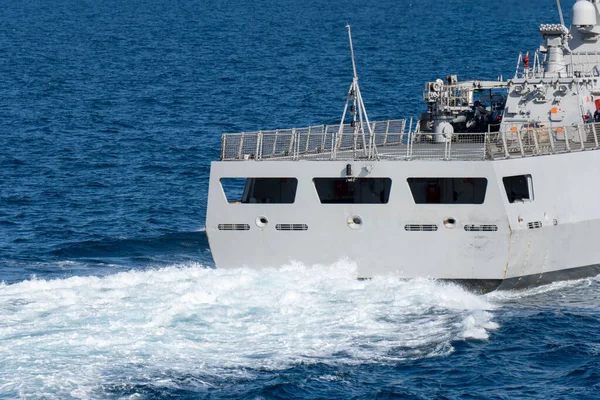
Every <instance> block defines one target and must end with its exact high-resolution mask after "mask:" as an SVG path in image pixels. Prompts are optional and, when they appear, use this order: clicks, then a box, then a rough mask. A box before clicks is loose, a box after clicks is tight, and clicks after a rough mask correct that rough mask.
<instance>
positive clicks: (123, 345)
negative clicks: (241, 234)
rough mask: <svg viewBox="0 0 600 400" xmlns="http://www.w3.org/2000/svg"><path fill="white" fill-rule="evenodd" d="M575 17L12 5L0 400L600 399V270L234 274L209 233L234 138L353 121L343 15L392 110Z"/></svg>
mask: <svg viewBox="0 0 600 400" xmlns="http://www.w3.org/2000/svg"><path fill="white" fill-rule="evenodd" d="M563 6H564V8H565V9H564V11H565V17H566V18H567V19H568V18H569V10H568V9H569V8H570V6H571V4H567V3H565V4H564V5H563ZM557 21H558V13H557V11H556V9H555V5H554V2H553V1H543V2H542V1H534V2H521V1H517V0H507V1H504V2H496V3H489V2H469V1H465V0H447V1H444V2H434V1H431V0H423V1H419V2H417V1H410V0H409V1H405V0H377V1H375V0H363V1H355V0H347V1H343V2H336V1H317V0H306V1H303V2H292V1H275V0H258V1H239V0H230V1H217V0H185V1H183V0H175V1H166V0H144V1H141V0H128V1H125V0H104V1H101V2H98V1H86V0H78V1H76V0H53V1H50V0H21V1H16V0H5V1H4V2H3V7H2V13H0V138H1V139H0V282H1V283H0V398H45V399H71V398H72V399H87V398H94V399H95V398H98V399H104V398H124V399H128V398H131V399H137V398H141V399H154V398H159V399H162V398H164V399H166V398H211V399H220V398H247V399H293V398H302V399H322V398H340V399H347V398H356V399H359V398H360V399H362V398H382V399H387V398H418V399H429V398H447V399H459V398H461V399H462V398H492V399H515V398H536V399H548V398H555V399H557V398H560V399H570V398H574V399H587V398H589V399H596V398H598V393H600V316H599V313H598V311H599V306H600V278H593V279H586V280H579V281H572V282H562V283H555V284H553V285H549V286H546V287H540V288H536V289H531V290H526V291H512V292H494V293H490V294H487V295H478V294H474V293H470V292H466V291H464V290H463V289H461V288H459V287H457V286H454V285H452V284H447V283H440V282H436V281H431V280H413V281H401V280H399V279H397V277H395V276H393V275H390V276H380V277H375V278H374V279H373V280H370V281H358V280H356V267H355V265H353V264H352V263H351V262H349V261H345V260H340V261H339V262H338V263H336V264H334V265H314V266H313V265H301V264H290V265H282V266H280V267H278V268H275V269H266V270H263V271H253V270H249V269H244V268H239V269H234V270H226V271H222V270H218V269H214V264H213V262H212V259H211V255H210V250H209V247H208V242H207V239H206V235H205V233H204V231H203V225H204V220H205V214H206V195H207V189H208V174H209V166H210V161H211V160H215V159H217V158H218V156H219V144H220V134H222V133H226V132H238V131H251V130H257V129H269V128H280V127H291V126H307V125H310V124H320V123H335V122H336V121H338V119H339V118H340V116H341V111H342V109H343V105H344V102H345V94H346V91H347V88H348V85H349V84H350V82H351V65H350V58H349V51H348V44H347V36H346V30H345V25H346V24H347V23H349V24H351V25H352V30H353V36H354V46H355V52H356V61H357V68H358V72H359V76H360V82H361V91H362V94H363V97H364V100H365V104H366V107H367V111H368V112H369V116H370V118H371V119H372V120H379V119H388V118H403V117H417V116H418V115H419V113H420V112H421V111H422V110H423V108H424V106H423V103H422V99H421V95H422V87H423V83H424V82H426V81H429V80H433V79H436V78H443V77H444V76H445V75H446V74H450V73H456V74H458V75H459V78H462V79H468V78H478V79H496V77H497V76H498V75H503V76H504V77H505V78H506V77H510V76H511V75H512V74H513V73H514V69H515V66H516V61H517V57H518V53H519V52H520V51H523V52H525V51H530V52H532V51H534V50H535V49H536V47H537V46H538V45H539V43H540V40H541V38H540V37H539V34H538V32H537V26H538V25H539V24H540V23H555V22H557ZM231 246H232V249H234V248H235V243H231ZM307 251H310V249H307Z"/></svg>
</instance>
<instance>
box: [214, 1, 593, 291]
mask: <svg viewBox="0 0 600 400" xmlns="http://www.w3.org/2000/svg"><path fill="white" fill-rule="evenodd" d="M557 5H558V11H559V17H560V23H557V24H542V25H541V26H540V27H539V31H540V33H541V35H542V37H543V39H544V41H543V44H542V45H540V47H539V49H537V50H536V51H535V52H532V54H529V53H525V54H519V56H518V62H517V66H516V70H515V74H514V76H513V77H512V78H511V79H507V80H504V79H502V77H499V78H498V80H493V81H485V80H481V81H478V80H471V81H459V80H458V79H457V76H455V75H448V76H446V77H445V79H437V80H435V81H432V82H428V83H426V84H425V86H424V91H423V98H424V101H425V103H426V105H427V109H426V111H425V112H424V113H423V114H422V115H421V116H420V118H418V119H415V120H414V121H413V120H412V119H411V120H389V121H370V120H369V118H368V115H367V112H366V108H365V105H364V103H363V100H362V95H361V92H360V87H359V85H358V76H357V73H356V67H355V64H354V50H353V48H352V36H351V32H350V27H347V28H348V36H349V39H350V51H351V55H352V66H353V72H354V76H353V79H352V83H351V85H350V88H349V90H348V93H347V97H346V105H345V108H344V112H343V114H342V118H341V121H340V123H339V124H337V125H328V126H324V125H318V126H310V127H305V128H291V129H279V130H271V131H259V132H243V133H236V134H224V135H222V138H221V154H220V160H219V161H214V162H212V164H211V171H210V181H209V193H208V209H207V217H206V233H207V236H208V240H209V244H210V248H211V252H212V256H213V259H214V262H215V264H216V266H217V268H232V267H242V266H248V267H252V268H263V267H277V266H281V265H285V264H288V263H290V262H293V261H298V262H301V263H303V264H305V265H327V264H332V263H335V262H336V261H338V260H341V259H344V260H349V261H350V262H353V263H355V264H356V266H357V273H358V277H359V278H369V277H373V276H377V275H382V274H397V275H398V276H399V277H401V278H406V279H411V278H417V277H425V278H434V279H440V280H451V281H456V282H459V283H460V284H463V285H466V286H468V287H473V288H478V289H480V290H483V291H489V290H495V289H513V288H525V287H530V286H536V285H541V284H547V283H550V282H553V281H556V280H565V279H578V278H584V277H590V276H595V275H597V274H599V273H600V251H599V250H598V249H596V245H595V243H596V241H595V235H596V233H597V232H598V231H600V196H599V195H598V193H599V191H598V187H597V186H596V183H597V182H598V179H599V178H598V177H599V176H600V151H599V150H600V144H599V141H600V43H599V41H598V38H599V37H600V0H577V1H576V2H575V4H574V5H573V9H572V13H571V24H570V25H571V26H570V28H567V27H566V26H565V23H564V20H563V16H562V12H561V8H560V3H559V2H558V1H557ZM234 243H235V245H232V244H234Z"/></svg>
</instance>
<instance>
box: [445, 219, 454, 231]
mask: <svg viewBox="0 0 600 400" xmlns="http://www.w3.org/2000/svg"><path fill="white" fill-rule="evenodd" d="M444 226H445V227H446V228H448V229H453V228H455V227H456V219H455V218H452V217H448V218H444Z"/></svg>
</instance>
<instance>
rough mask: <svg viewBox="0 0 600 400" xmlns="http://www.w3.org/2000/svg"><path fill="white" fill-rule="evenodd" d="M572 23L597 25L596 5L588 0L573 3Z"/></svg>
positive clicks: (578, 0)
mask: <svg viewBox="0 0 600 400" xmlns="http://www.w3.org/2000/svg"><path fill="white" fill-rule="evenodd" d="M571 25H576V26H587V25H596V7H594V5H593V4H592V3H590V2H589V1H587V0H577V2H575V4H574V5H573V12H572V14H571Z"/></svg>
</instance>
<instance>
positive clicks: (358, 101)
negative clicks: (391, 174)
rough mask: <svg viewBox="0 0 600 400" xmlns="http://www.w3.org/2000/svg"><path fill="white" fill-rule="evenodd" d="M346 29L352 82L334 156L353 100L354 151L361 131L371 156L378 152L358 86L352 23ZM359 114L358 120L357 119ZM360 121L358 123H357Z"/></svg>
mask: <svg viewBox="0 0 600 400" xmlns="http://www.w3.org/2000/svg"><path fill="white" fill-rule="evenodd" d="M346 29H348V40H349V42H350V56H351V58H352V74H353V78H352V84H351V85H350V89H349V90H348V97H347V99H346V105H345V107H344V113H343V114H342V120H341V122H340V129H339V130H338V134H337V137H336V143H335V145H333V146H332V147H333V150H334V151H333V157H334V158H335V156H336V152H337V150H338V149H339V148H340V146H341V144H342V137H343V136H342V135H343V133H344V120H345V119H346V112H347V111H348V104H349V103H350V101H351V100H352V106H351V107H350V114H352V121H351V123H350V126H351V127H352V128H353V133H354V151H355V154H356V150H357V140H358V134H359V132H360V134H361V137H362V148H363V150H364V152H365V155H366V156H367V157H368V158H371V157H372V156H373V155H374V152H375V153H376V149H375V144H374V137H373V131H372V129H371V124H370V123H369V117H368V116H367V110H366V109H365V105H364V103H363V100H362V95H361V93H360V88H359V87H358V74H357V73H356V63H355V61H354V47H353V46H352V32H351V31H350V25H346ZM357 114H358V119H359V120H358V121H357V120H356V117H357ZM357 122H358V123H357ZM365 124H366V125H367V130H368V131H369V144H368V146H367V142H366V140H365Z"/></svg>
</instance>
